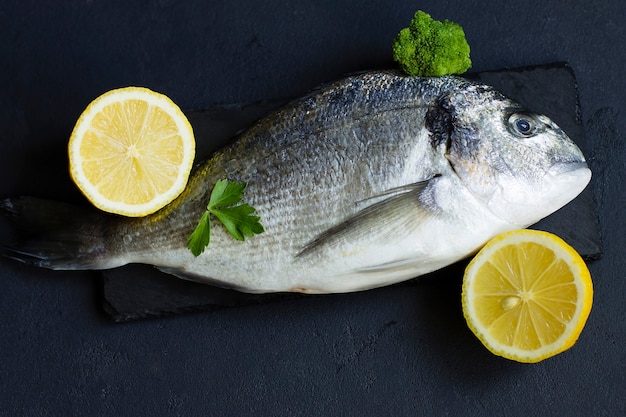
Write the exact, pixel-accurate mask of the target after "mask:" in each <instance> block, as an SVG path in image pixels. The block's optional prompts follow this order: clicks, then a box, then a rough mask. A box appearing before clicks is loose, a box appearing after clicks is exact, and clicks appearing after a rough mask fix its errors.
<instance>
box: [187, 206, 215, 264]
mask: <svg viewBox="0 0 626 417" xmlns="http://www.w3.org/2000/svg"><path fill="white" fill-rule="evenodd" d="M210 241H211V221H210V220H209V212H208V211H205V212H204V214H203V215H202V218H200V222H198V225H197V226H196V228H195V230H194V231H193V233H192V234H191V236H189V239H187V247H188V248H189V249H190V250H191V252H192V253H193V254H194V256H199V255H200V254H201V253H202V252H204V249H205V248H206V247H207V246H209V242H210Z"/></svg>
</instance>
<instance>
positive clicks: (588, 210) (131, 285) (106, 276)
mask: <svg viewBox="0 0 626 417" xmlns="http://www.w3.org/2000/svg"><path fill="white" fill-rule="evenodd" d="M468 78H472V79H477V80H480V81H482V82H485V83H487V84H490V85H492V86H494V87H495V88H497V89H499V90H500V91H501V92H503V93H504V94H505V95H507V96H509V97H511V98H513V99H515V100H517V101H518V102H520V103H521V104H522V105H525V106H527V107H528V108H530V109H533V110H535V111H538V112H541V113H544V114H546V115H548V116H549V117H550V118H552V119H553V120H554V121H556V122H557V124H559V126H560V127H561V128H563V130H565V131H566V132H567V133H568V134H569V136H570V137H571V138H572V139H573V140H574V141H575V142H576V143H577V144H578V145H579V146H580V147H581V148H582V150H583V152H584V153H585V154H588V152H585V151H586V149H585V137H584V134H583V129H582V124H581V120H580V107H579V101H578V90H577V85H576V79H575V76H574V73H573V71H572V69H571V68H570V67H569V66H568V65H567V64H564V63H555V64H550V65H544V66H538V67H528V68H516V69H508V70H500V71H489V72H481V73H476V74H470V75H468ZM286 101H287V100H274V101H265V102H260V103H254V104H250V105H245V106H230V107H221V108H216V109H210V110H206V111H198V112H190V113H188V117H189V120H190V122H191V124H192V126H193V128H194V132H195V134H196V139H197V151H198V154H199V155H208V154H209V153H210V152H211V151H213V150H215V149H217V148H219V147H221V146H223V145H225V144H226V143H228V142H229V141H230V139H231V138H232V137H233V135H234V134H235V133H236V132H237V131H239V130H241V129H244V128H246V127H247V126H249V125H250V124H251V123H253V122H254V121H255V120H257V119H258V118H260V117H262V116H263V115H265V114H267V113H269V112H270V111H272V110H274V109H276V108H278V107H280V106H281V105H283V104H284V103H285V102H286ZM533 228H537V229H541V230H547V231H550V232H553V233H556V234H558V235H559V236H561V237H563V238H564V239H565V240H566V241H568V242H569V243H570V244H571V245H572V246H573V247H574V248H575V249H576V250H577V251H578V252H579V253H580V254H581V255H583V257H584V258H585V259H587V260H594V259H598V258H599V257H600V256H601V240H600V233H599V229H598V219H597V215H596V206H595V202H594V200H593V194H592V192H591V187H587V189H586V190H585V191H583V193H582V194H581V195H580V196H579V197H578V198H576V199H575V200H574V201H572V202H571V203H570V204H568V205H567V206H565V207H563V208H562V209H561V210H559V211H558V212H556V213H554V214H552V215H551V216H549V217H547V218H546V219H543V220H542V221H541V222H539V223H538V224H536V225H535V226H533ZM446 273H455V274H457V273H461V272H460V270H459V268H458V265H455V266H452V267H450V268H445V269H444V270H442V271H439V272H435V273H433V274H431V275H430V276H429V278H428V279H436V277H437V275H439V274H446ZM102 274H103V295H104V309H105V311H106V312H107V313H108V314H109V315H110V316H111V317H112V318H113V320H115V321H118V322H122V321H129V320H134V319H140V318H147V317H154V316H162V315H168V314H179V313H185V312H191V311H214V310H217V309H221V308H226V307H235V306H243V305H251V304H257V303H264V302H273V301H280V300H285V299H292V298H296V297H304V296H303V295H297V294H264V295H251V294H244V293H240V292H237V291H233V290H226V289H222V288H216V287H212V286H209V285H205V284H198V283H195V282H190V281H183V280H179V279H177V278H175V277H173V276H170V275H167V274H163V273H161V272H159V271H157V270H156V269H155V268H153V267H150V266H146V265H128V266H125V267H122V268H117V269H114V270H109V271H104V272H103V273H102ZM417 282H419V279H417V280H412V281H410V282H408V283H404V284H400V285H415V283H417Z"/></svg>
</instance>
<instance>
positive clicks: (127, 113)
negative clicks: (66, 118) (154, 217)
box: [68, 87, 195, 217]
mask: <svg viewBox="0 0 626 417" xmlns="http://www.w3.org/2000/svg"><path fill="white" fill-rule="evenodd" d="M68 151H69V163H70V173H71V176H72V179H73V180H74V182H75V183H76V185H77V186H78V188H79V189H80V190H81V191H82V192H83V194H85V196H86V197H87V198H88V199H89V200H90V201H91V202H92V203H93V204H94V205H95V206H96V207H98V208H100V209H102V210H104V211H107V212H110V213H117V214H121V215H125V216H132V217H138V216H145V215H147V214H150V213H154V212H155V211H157V210H159V209H160V208H162V207H164V206H165V205H167V204H168V203H169V202H171V201H172V200H173V199H174V198H176V197H177V196H178V195H179V194H180V193H181V192H182V191H183V189H184V188H185V185H186V184H187V180H188V178H189V173H190V172H191V168H192V165H193V159H194V155H195V140H194V136H193V130H192V128H191V125H190V124H189V121H188V120H187V118H186V117H185V115H184V114H183V112H182V111H181V110H180V108H179V107H178V106H177V105H176V104H174V102H172V100H170V99H169V98H168V97H166V96H164V95H163V94H160V93H156V92H154V91H152V90H149V89H147V88H141V87H126V88H120V89H116V90H111V91H109V92H106V93H104V94H103V95H101V96H100V97H98V98H96V99H95V100H94V101H92V102H91V103H90V104H89V106H87V108H86V109H85V111H84V112H83V113H82V114H81V116H80V118H79V119H78V121H77V122H76V126H75V127H74V130H73V131H72V135H71V137H70V141H69V145H68Z"/></svg>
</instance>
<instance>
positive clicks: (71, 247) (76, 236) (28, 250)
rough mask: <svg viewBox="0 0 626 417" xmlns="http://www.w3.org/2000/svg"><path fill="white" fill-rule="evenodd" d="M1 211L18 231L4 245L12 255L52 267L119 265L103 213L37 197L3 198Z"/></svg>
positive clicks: (11, 256) (12, 257)
mask: <svg viewBox="0 0 626 417" xmlns="http://www.w3.org/2000/svg"><path fill="white" fill-rule="evenodd" d="M0 213H1V214H2V215H3V216H4V217H6V218H7V219H9V220H10V221H11V223H12V225H13V226H14V229H15V231H16V232H17V233H18V234H17V239H16V241H15V243H12V244H9V245H6V246H3V247H2V248H1V249H0V250H1V251H2V254H3V255H4V256H6V257H8V258H11V259H14V260H17V261H19V262H23V263H25V264H29V265H35V266H39V267H42V268H49V269H66V270H68V269H106V268H111V267H114V266H118V265H117V264H116V262H114V258H113V257H111V256H110V254H109V253H108V251H107V245H106V241H105V236H106V234H105V228H106V226H107V218H106V216H105V215H104V214H103V213H99V212H97V211H94V210H87V209H85V208H82V207H78V206H74V205H71V204H67V203H61V202H57V201H51V200H44V199H39V198H34V197H18V198H6V199H3V200H0Z"/></svg>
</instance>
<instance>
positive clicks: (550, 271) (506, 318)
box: [462, 230, 593, 362]
mask: <svg viewBox="0 0 626 417" xmlns="http://www.w3.org/2000/svg"><path fill="white" fill-rule="evenodd" d="M592 301H593V287H592V283H591V275H590V274H589V270H588V269H587V266H586V265H585V262H584V261H583V260H582V258H581V257H580V255H578V253H577V252H576V251H575V250H574V249H573V248H572V247H571V246H569V245H568V244H567V243H565V242H564V241H563V240H562V239H561V238H559V237H558V236H555V235H553V234H551V233H547V232H541V231H537V230H516V231H513V232H507V233H504V234H502V235H500V236H497V237H496V238H494V239H493V240H491V241H490V242H488V243H487V245H485V247H484V248H483V249H482V250H481V251H480V252H478V254H477V255H476V256H475V257H474V259H472V261H471V262H470V263H469V265H468V266H467V268H466V270H465V276H464V278H463V294H462V303H463V315H464V316H465V319H466V320H467V324H468V326H469V327H470V329H471V330H472V331H473V332H474V334H475V335H476V336H477V337H478V338H479V339H480V341H481V342H482V343H483V344H484V345H485V346H486V347H487V349H489V350H490V351H491V352H492V353H494V354H496V355H499V356H503V357H505V358H508V359H512V360H515V361H518V362H539V361H541V360H543V359H546V358H549V357H551V356H554V355H556V354H558V353H560V352H563V351H564V350H567V349H569V348H570V347H571V346H573V345H574V343H575V342H576V340H577V339H578V336H579V335H580V333H581V331H582V329H583V327H584V325H585V322H586V321H587V317H588V316H589V312H590V311H591V304H592Z"/></svg>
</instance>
